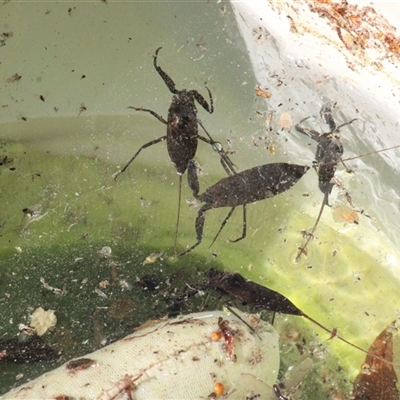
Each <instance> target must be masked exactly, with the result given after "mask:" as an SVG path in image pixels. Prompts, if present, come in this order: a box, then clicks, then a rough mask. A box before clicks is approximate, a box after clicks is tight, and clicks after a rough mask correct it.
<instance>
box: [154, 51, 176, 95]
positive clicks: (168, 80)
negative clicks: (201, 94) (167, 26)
mask: <svg viewBox="0 0 400 400" xmlns="http://www.w3.org/2000/svg"><path fill="white" fill-rule="evenodd" d="M161 49H162V47H159V48H158V49H157V50H156V54H155V55H154V68H155V69H156V70H157V72H158V73H159V75H160V76H161V78H162V80H163V81H164V82H165V84H166V85H167V87H168V89H169V90H170V92H171V93H173V94H179V91H178V90H177V89H176V88H175V82H174V81H173V80H172V79H171V78H170V77H169V75H167V74H166V73H165V72H164V71H163V70H162V69H161V68H160V67H159V66H158V65H157V55H158V52H159V51H160V50H161Z"/></svg>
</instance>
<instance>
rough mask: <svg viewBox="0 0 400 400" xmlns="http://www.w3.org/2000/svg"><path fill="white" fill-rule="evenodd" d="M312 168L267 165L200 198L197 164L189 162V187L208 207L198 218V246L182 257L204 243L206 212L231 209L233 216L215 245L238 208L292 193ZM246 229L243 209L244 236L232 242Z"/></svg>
mask: <svg viewBox="0 0 400 400" xmlns="http://www.w3.org/2000/svg"><path fill="white" fill-rule="evenodd" d="M309 168H310V167H307V166H304V165H295V164H287V163H275V164H265V165H261V166H259V167H254V168H250V169H248V170H245V171H242V172H239V173H236V174H232V175H230V176H228V177H226V178H223V179H221V180H220V181H219V182H217V183H216V184H215V185H213V186H211V187H209V188H207V189H206V191H205V192H204V193H202V194H200V195H199V191H200V186H199V181H198V177H197V174H196V165H195V163H194V161H192V160H191V161H189V165H188V183H189V186H190V188H191V189H192V191H193V195H194V197H195V198H196V199H198V200H200V201H202V202H204V203H205V204H204V205H203V206H202V207H201V208H200V210H199V212H198V214H197V218H196V223H195V227H196V235H197V242H196V243H195V244H194V245H193V246H191V247H190V248H188V249H187V250H186V251H184V252H183V253H182V254H180V255H181V256H182V255H185V254H187V253H189V252H191V251H192V250H193V249H194V248H196V247H197V246H198V245H199V244H200V243H201V240H202V237H203V228H204V222H205V213H206V211H208V210H210V209H212V208H220V207H231V210H230V212H229V213H228V215H227V217H226V218H225V220H224V221H223V222H222V224H221V227H220V229H219V231H218V233H217V235H216V236H215V238H214V241H215V239H216V238H217V237H218V235H219V234H220V232H221V230H222V228H223V227H224V226H225V224H226V223H227V222H228V220H229V218H230V217H231V215H232V213H233V211H234V210H235V208H236V207H237V206H244V205H246V204H249V203H254V202H256V201H259V200H264V199H268V198H271V197H274V196H276V195H277V194H280V193H283V192H285V191H287V190H289V189H290V188H291V187H292V186H293V185H294V184H295V183H296V182H297V181H298V180H299V179H300V178H301V177H302V176H303V175H304V174H305V173H306V172H307V171H308V170H309ZM246 226H247V221H246V213H245V208H244V212H243V232H242V236H241V237H239V238H238V239H236V240H231V242H238V241H239V240H242V239H244V238H245V237H246ZM214 241H213V243H214Z"/></svg>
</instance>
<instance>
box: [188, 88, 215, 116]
mask: <svg viewBox="0 0 400 400" xmlns="http://www.w3.org/2000/svg"><path fill="white" fill-rule="evenodd" d="M206 89H207V92H208V95H209V96H210V105H208V103H207V100H206V99H205V98H204V97H203V96H202V95H201V94H200V93H199V92H198V91H197V90H191V91H190V92H189V94H191V95H192V96H193V97H194V98H195V99H196V101H197V102H198V103H199V104H200V105H201V106H202V107H203V108H204V109H205V110H206V111H207V112H208V113H210V114H212V113H213V112H214V103H213V99H212V96H211V92H210V89H209V88H208V87H207V86H206Z"/></svg>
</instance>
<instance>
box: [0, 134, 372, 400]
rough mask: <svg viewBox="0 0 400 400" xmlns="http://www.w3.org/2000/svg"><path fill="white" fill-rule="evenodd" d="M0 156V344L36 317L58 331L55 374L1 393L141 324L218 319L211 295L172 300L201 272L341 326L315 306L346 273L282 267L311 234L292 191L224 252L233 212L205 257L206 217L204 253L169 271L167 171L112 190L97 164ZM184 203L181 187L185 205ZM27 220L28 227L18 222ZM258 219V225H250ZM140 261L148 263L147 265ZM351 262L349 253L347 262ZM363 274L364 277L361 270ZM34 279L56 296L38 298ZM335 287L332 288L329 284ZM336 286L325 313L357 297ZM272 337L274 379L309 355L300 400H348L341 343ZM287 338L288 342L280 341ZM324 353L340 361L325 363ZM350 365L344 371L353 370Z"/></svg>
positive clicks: (190, 232)
mask: <svg viewBox="0 0 400 400" xmlns="http://www.w3.org/2000/svg"><path fill="white" fill-rule="evenodd" d="M162 146H163V145H160V148H159V149H156V150H155V151H156V153H151V154H152V156H153V155H154V154H158V152H159V153H160V155H162V156H160V157H161V160H162V159H163V158H165V156H166V151H165V148H163V147H162ZM50 147H51V146H50ZM1 148H2V152H3V156H4V157H5V156H7V159H8V160H9V161H10V160H13V161H12V162H10V163H5V165H3V166H2V167H1V168H2V169H1V196H2V208H1V211H0V220H1V235H2V236H1V237H2V241H1V254H2V256H1V259H0V270H1V275H0V285H1V293H2V299H1V307H2V313H1V316H0V318H1V320H0V329H1V331H0V335H1V337H2V338H12V337H16V334H17V332H18V325H19V324H20V323H24V324H29V315H30V314H31V313H32V312H33V310H35V309H36V308H37V307H43V308H44V309H53V310H55V312H56V316H57V319H58V322H57V325H56V327H55V329H54V331H53V332H51V333H46V334H45V336H44V340H45V341H46V342H48V343H51V344H52V345H53V346H54V348H55V349H57V350H58V351H61V354H62V356H61V358H60V359H59V361H58V362H52V363H37V364H35V363H32V364H26V365H12V364H11V365H9V364H7V365H5V364H3V365H1V369H2V372H3V374H2V376H3V377H4V380H3V381H2V382H3V383H2V385H1V386H2V392H5V391H6V390H8V389H9V388H10V387H11V385H13V384H14V382H15V377H16V376H17V375H18V374H23V375H24V377H23V378H22V379H21V380H19V381H18V383H22V382H23V381H24V380H25V379H28V378H30V377H34V376H37V375H39V374H40V373H42V372H44V371H45V370H46V369H49V368H53V367H54V366H55V365H58V364H59V363H60V362H63V361H65V360H66V359H68V358H72V357H77V356H80V355H83V354H85V353H88V352H90V351H92V350H94V349H96V348H98V347H100V346H102V345H104V344H106V343H110V342H111V341H113V340H116V339H118V338H120V337H123V336H124V335H126V334H128V333H129V332H131V330H132V328H133V327H134V326H137V325H139V324H141V323H143V322H145V321H146V320H148V319H157V318H160V317H162V316H164V315H167V314H169V315H174V314H176V313H187V312H193V311H197V310H200V309H207V308H209V309H211V308H220V307H221V306H222V304H223V303H224V302H225V301H227V299H226V298H222V299H221V296H220V295H217V296H216V295H215V294H214V295H213V296H211V297H209V296H207V298H204V297H200V296H195V297H191V298H190V302H186V301H184V302H182V301H181V300H179V299H180V298H181V297H182V296H184V295H185V294H187V293H188V292H187V286H186V283H187V284H189V285H191V286H192V285H196V284H198V283H202V282H204V281H205V279H204V277H203V272H204V271H205V270H206V269H208V268H210V267H214V268H215V267H216V268H224V269H230V270H234V271H239V272H241V273H242V274H243V275H245V276H247V277H251V278H252V279H255V280H258V281H261V282H262V283H264V284H266V285H268V286H269V287H271V288H275V289H276V290H279V291H280V292H282V293H283V294H285V295H287V296H288V297H289V298H290V299H291V300H292V301H294V302H295V304H297V305H298V306H300V307H301V308H302V309H303V310H304V311H305V312H306V313H308V314H309V315H312V316H313V317H315V318H316V319H319V320H320V321H321V322H322V323H324V324H327V325H328V327H329V324H330V322H329V319H334V321H335V323H337V321H340V320H343V321H346V323H347V324H348V322H349V321H348V319H347V318H346V315H345V314H344V315H343V316H342V317H341V319H339V318H334V316H335V310H333V309H332V308H329V307H327V306H326V305H325V303H324V301H323V300H324V299H325V297H327V296H329V295H330V293H329V291H330V290H329V286H330V280H331V279H332V277H331V276H330V275H331V274H333V275H337V274H338V271H341V272H340V274H339V275H341V278H340V279H342V280H343V281H346V279H348V275H349V272H346V269H345V267H341V266H340V265H341V263H340V260H341V257H342V256H341V252H340V251H339V252H338V256H337V258H336V260H335V264H331V265H329V264H327V265H329V267H328V268H331V272H329V270H328V271H327V268H325V270H324V271H322V269H321V268H319V267H318V266H317V265H314V266H310V265H308V267H307V268H305V269H303V268H302V267H301V265H302V264H295V263H293V262H292V261H291V260H292V258H293V255H294V254H295V251H296V246H295V243H296V240H297V241H298V240H299V237H298V236H297V232H296V228H295V226H297V225H296V224H297V223H300V224H302V225H307V223H310V221H308V220H307V219H306V218H304V217H302V218H300V217H301V215H300V214H299V213H298V212H297V213H296V214H295V218H294V217H293V212H292V210H294V209H296V203H297V202H298V198H297V196H299V192H298V191H296V188H294V189H293V191H290V192H288V193H287V194H284V195H282V196H280V197H278V198H276V199H272V200H268V201H264V202H260V203H258V204H254V205H251V206H249V216H248V217H249V220H248V222H249V231H248V237H247V238H246V239H245V240H244V241H242V242H239V243H237V244H232V243H229V242H227V238H229V237H235V236H237V235H238V234H240V232H241V213H240V212H238V213H237V215H236V216H235V217H234V218H232V220H231V221H230V222H229V224H228V226H227V227H226V230H225V231H224V232H223V233H222V235H221V238H219V239H218V241H217V242H216V243H215V245H214V246H213V247H212V248H211V249H210V248H208V246H209V244H210V242H211V240H212V238H213V236H214V235H215V232H216V231H217V230H218V227H219V224H220V223H221V221H222V220H223V218H224V217H225V215H226V212H227V210H226V209H221V210H212V211H210V212H209V213H207V220H206V225H205V236H204V240H203V243H202V244H201V245H200V246H199V247H198V248H197V249H196V250H195V251H194V252H193V253H191V254H189V255H188V256H185V257H182V258H179V259H176V258H174V257H173V245H174V240H173V237H174V232H175V222H176V211H177V181H178V178H177V175H176V173H175V171H174V168H173V167H172V166H171V165H168V162H166V165H167V168H159V167H158V166H155V167H152V166H150V165H143V164H142V163H141V162H140V160H138V162H137V163H136V164H135V165H134V166H132V167H131V168H130V169H129V170H128V171H127V172H126V173H125V174H123V175H121V176H120V177H119V179H118V181H117V182H114V181H113V179H112V178H111V175H112V173H113V172H115V170H116V169H117V168H116V167H115V166H114V165H113V164H107V163H105V162H104V161H103V160H102V157H101V156H98V157H95V156H90V157H87V156H83V155H79V156H76V155H75V156H70V155H69V156H68V155H60V154H57V152H56V151H47V152H42V151H38V150H35V149H34V148H33V147H30V146H25V145H22V144H17V143H11V142H3V144H2V147H1ZM208 152H209V153H208V155H207V157H205V158H206V159H207V160H208V159H210V160H211V161H210V162H209V164H210V165H213V163H214V162H215V163H216V164H215V167H214V166H213V167H212V168H215V170H214V169H213V171H215V175H219V176H220V177H222V176H223V170H222V168H221V167H220V166H218V160H217V159H214V157H215V155H214V154H213V153H212V150H210V149H208ZM204 153H205V154H207V148H205V149H204V148H203V149H202V151H201V153H200V158H204ZM149 154H150V153H149ZM4 157H3V158H4ZM209 164H208V163H207V162H206V165H209ZM209 168H211V167H209ZM216 179H218V178H217V177H216V176H214V174H208V175H206V176H203V177H201V184H202V185H204V186H206V185H208V184H211V183H212V182H215V181H216ZM190 197H191V196H190V191H189V189H188V187H187V185H186V184H184V187H183V198H184V199H187V198H190ZM26 208H28V209H30V210H31V211H32V216H31V215H27V214H24V213H23V212H22V210H23V209H26ZM256 210H257V211H256ZM255 211H256V212H255ZM196 213H197V209H196V208H195V209H192V208H189V207H188V206H187V204H186V203H185V202H184V204H183V205H182V216H181V224H180V229H179V232H180V233H179V237H178V249H180V250H183V249H184V248H185V247H186V246H188V245H191V244H192V243H193V242H194V241H195V232H194V219H195V216H196ZM258 215H262V216H263V218H262V219H261V218H257V216H258ZM294 221H297V222H296V223H295V222H294ZM321 235H328V236H329V235H330V232H329V229H327V228H323V227H321ZM342 245H343V244H342ZM104 246H109V247H110V248H111V249H112V253H111V257H110V258H106V259H105V258H103V257H102V256H101V249H102V248H103V247H104ZM340 246H341V245H340V244H339V247H338V249H340ZM288 250H289V251H288ZM99 252H100V253H99ZM284 252H286V253H285V254H284ZM292 253H293V254H292ZM154 255H155V256H154ZM149 256H150V260H154V263H146V261H145V260H146V258H148V257H149ZM351 256H352V255H351V253H349V252H348V251H346V257H351ZM354 256H357V257H359V256H360V254H359V253H357V254H355V255H354ZM282 258H283V259H284V260H285V262H282V261H281V260H282ZM303 264H304V263H303ZM345 265H347V264H345ZM340 268H342V269H341V270H340ZM363 268H365V269H367V270H368V268H370V267H369V266H368V264H367V265H364V267H363ZM300 269H301V273H299V271H300ZM316 270H317V272H316ZM360 270H361V269H360ZM41 279H42V282H41ZM43 279H44V281H45V282H46V283H47V284H48V285H50V286H51V287H53V288H57V289H59V290H60V291H61V294H57V293H55V292H54V291H51V290H49V289H46V288H45V287H44V286H43ZM338 279H339V278H338V276H336V280H335V282H337V281H338ZM376 279H378V277H377V278H376ZM105 282H106V283H105ZM141 282H142V283H141ZM143 282H148V283H149V285H150V287H151V288H152V289H151V290H149V289H146V288H145V286H146V285H144V286H143ZM321 282H325V284H326V288H325V290H324V291H323V292H322V291H319V290H312V287H313V285H317V284H318V285H321ZM343 286H344V287H343V289H342V290H341V289H339V288H340V285H337V286H335V287H334V289H333V290H334V292H335V297H333V296H332V297H331V298H330V299H329V301H330V303H333V302H335V301H336V304H337V302H338V301H339V302H340V303H341V304H343V307H345V306H344V304H346V301H348V300H349V297H351V296H353V297H354V296H357V295H358V294H357V293H356V291H357V286H356V285H354V288H353V292H354V293H351V294H349V293H348V292H347V291H346V288H345V285H343ZM154 287H157V289H154ZM99 290H100V291H101V293H99ZM321 300H322V301H321ZM340 303H339V304H340ZM335 307H338V306H336V305H335ZM112 310H114V311H112ZM116 310H117V311H118V310H120V312H119V313H118V312H117V311H116ZM121 310H122V311H121ZM116 314H118V315H117V316H116ZM327 317H328V318H327ZM327 320H328V322H327ZM341 326H346V327H348V326H349V325H344V324H343V325H341ZM277 327H278V328H279V329H280V330H281V332H282V334H283V337H284V338H286V339H283V340H282V341H281V345H282V369H281V374H282V376H283V375H284V372H285V370H286V369H287V368H288V366H290V365H293V364H296V362H299V360H300V359H301V355H302V354H304V352H309V351H311V350H310V349H312V352H313V353H315V357H313V361H314V369H313V372H312V373H311V374H309V376H308V377H307V378H306V379H307V381H306V382H304V385H303V388H304V390H305V392H303V391H301V392H299V394H298V396H299V397H298V398H302V397H301V396H303V395H305V394H304V393H306V392H307V388H310V387H312V388H313V390H314V391H315V390H317V389H316V388H319V389H318V390H319V391H321V393H324V391H325V390H328V389H327V388H328V387H332V385H333V387H334V388H335V390H337V391H338V392H341V391H344V392H345V393H348V391H349V380H348V377H349V374H351V373H353V372H352V369H350V370H349V369H347V368H348V366H349V364H348V361H346V357H353V358H354V357H358V358H359V359H360V360H362V358H363V357H364V356H363V354H362V353H361V354H360V352H358V351H357V350H354V349H352V348H349V346H347V345H344V344H342V343H340V342H329V343H328V341H327V339H328V337H327V336H328V334H326V333H322V331H320V330H319V329H318V328H315V327H314V326H313V325H312V324H310V323H308V322H306V321H304V320H302V319H301V318H298V317H297V318H296V317H291V318H287V317H284V316H282V317H279V318H278V323H277ZM361 328H362V327H358V328H357V327H354V325H353V326H352V329H353V331H354V332H355V333H360V332H361V330H362V329H361ZM287 331H289V332H291V333H290V334H288V335H287V334H286V333H285V332H287ZM293 332H295V335H294V337H292V336H293ZM315 334H317V336H315ZM346 334H347V331H346ZM357 344H360V343H359V341H357ZM329 347H333V348H334V349H335V351H337V352H339V353H338V355H334V354H335V353H333V354H330V352H331V350H329ZM337 357H339V359H338V358H337ZM354 364H355V363H354V362H353V363H352V364H350V365H352V368H353V367H354ZM356 365H357V364H356ZM321 371H330V372H329V376H330V379H329V380H328V382H329V383H327V382H325V383H322V381H321V380H320V377H321ZM338 371H339V372H338ZM5 382H11V383H10V384H5ZM307 382H309V384H307ZM329 390H331V389H329ZM301 393H303V394H301ZM321 396H322V394H321Z"/></svg>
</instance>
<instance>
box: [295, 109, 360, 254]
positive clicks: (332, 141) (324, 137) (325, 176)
mask: <svg viewBox="0 0 400 400" xmlns="http://www.w3.org/2000/svg"><path fill="white" fill-rule="evenodd" d="M333 107H334V105H333V106H332V105H331V104H326V105H323V106H322V108H321V111H320V114H321V116H323V117H324V119H325V122H326V123H327V125H329V129H330V131H329V132H326V133H322V134H320V133H319V132H316V131H314V130H312V129H309V128H305V127H302V126H300V124H301V123H302V122H304V121H306V120H307V119H309V118H310V117H309V116H308V117H306V118H303V119H302V120H301V121H300V122H299V123H298V124H297V125H295V129H296V130H297V131H298V132H300V133H303V134H304V135H307V136H309V137H310V138H311V139H313V140H315V141H316V142H317V143H318V144H317V151H316V153H315V162H314V168H315V169H316V170H317V173H318V184H319V189H320V190H321V192H322V193H323V194H324V198H323V200H322V205H321V208H320V211H319V214H318V216H317V219H316V221H315V224H314V226H313V228H312V229H311V231H309V232H307V239H306V242H305V244H304V245H303V246H302V247H300V248H299V253H298V254H297V256H296V261H298V260H299V259H300V257H301V255H302V254H305V255H307V251H306V248H307V245H308V243H309V242H310V241H311V239H312V238H313V237H314V232H315V230H316V229H317V225H318V222H319V220H320V219H321V215H322V212H323V210H324V207H325V205H329V195H330V194H331V192H332V189H333V187H334V186H335V182H334V177H335V172H336V168H337V165H338V164H339V162H342V163H343V165H344V166H345V167H346V165H345V164H344V162H343V160H342V155H343V145H342V142H341V139H340V135H339V132H340V129H341V128H343V127H344V126H346V125H350V124H351V123H353V122H354V121H356V120H357V118H354V119H352V120H351V121H348V122H345V123H343V124H341V125H339V126H337V125H336V123H335V121H334V120H333V117H332V108H333ZM346 170H347V171H348V172H351V171H350V170H349V169H348V168H347V167H346Z"/></svg>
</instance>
